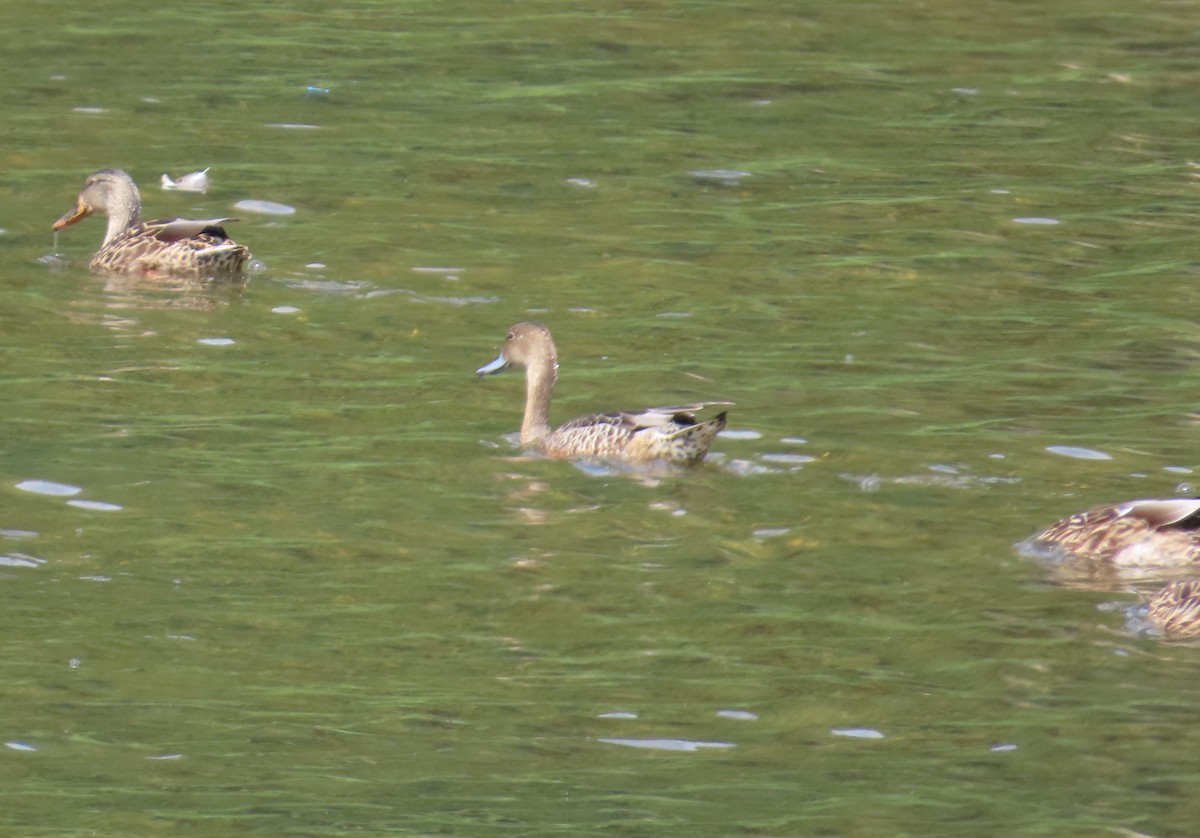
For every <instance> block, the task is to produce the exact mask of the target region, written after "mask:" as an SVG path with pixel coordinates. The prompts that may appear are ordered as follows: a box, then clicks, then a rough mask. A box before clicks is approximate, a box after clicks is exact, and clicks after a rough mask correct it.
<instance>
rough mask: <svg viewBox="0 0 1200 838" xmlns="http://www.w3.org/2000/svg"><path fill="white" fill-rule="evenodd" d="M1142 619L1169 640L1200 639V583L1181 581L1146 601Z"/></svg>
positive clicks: (1196, 581)
mask: <svg viewBox="0 0 1200 838" xmlns="http://www.w3.org/2000/svg"><path fill="white" fill-rule="evenodd" d="M1144 609H1145V613H1144V615H1143V616H1144V618H1145V619H1146V620H1147V621H1148V622H1149V623H1150V624H1151V625H1152V626H1153V627H1154V628H1155V629H1157V630H1158V631H1160V632H1162V633H1163V634H1165V635H1167V636H1168V637H1200V580H1197V579H1181V580H1177V581H1175V582H1172V583H1171V584H1169V585H1167V586H1166V587H1165V588H1163V589H1162V590H1160V591H1158V592H1157V593H1155V594H1154V595H1153V596H1151V597H1150V598H1149V599H1147V600H1146V604H1145V606H1144Z"/></svg>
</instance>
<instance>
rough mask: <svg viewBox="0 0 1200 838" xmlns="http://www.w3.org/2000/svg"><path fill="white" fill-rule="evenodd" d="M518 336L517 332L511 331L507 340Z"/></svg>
mask: <svg viewBox="0 0 1200 838" xmlns="http://www.w3.org/2000/svg"><path fill="white" fill-rule="evenodd" d="M516 336H517V333H516V332H509V333H508V337H506V338H505V340H513V339H515V338H516Z"/></svg>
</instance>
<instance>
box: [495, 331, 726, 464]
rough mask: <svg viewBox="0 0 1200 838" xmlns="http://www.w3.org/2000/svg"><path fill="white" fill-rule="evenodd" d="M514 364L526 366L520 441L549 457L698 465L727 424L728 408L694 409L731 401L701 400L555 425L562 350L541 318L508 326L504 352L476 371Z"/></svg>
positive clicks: (594, 416)
mask: <svg viewBox="0 0 1200 838" xmlns="http://www.w3.org/2000/svg"><path fill="white" fill-rule="evenodd" d="M510 364H515V365H517V366H523V367H525V384H526V394H525V417H524V420H523V421H522V423H521V444H522V445H523V446H526V447H529V448H537V449H539V450H540V451H542V452H543V453H544V454H546V455H547V456H549V457H590V458H597V459H606V460H620V461H623V462H628V463H644V462H652V461H668V462H675V463H688V464H693V463H698V462H700V461H701V460H703V459H704V456H705V454H707V453H708V449H709V446H710V445H712V441H713V439H714V438H715V437H716V435H717V434H718V433H719V432H720V430H721V429H722V428H724V427H725V418H726V414H725V412H724V411H722V412H721V413H719V414H717V415H716V416H714V417H712V418H711V419H707V420H704V421H699V420H697V418H696V416H695V414H696V412H697V411H700V410H703V409H704V408H706V407H710V406H713V405H724V404H728V402H700V403H697V404H690V405H681V406H679V407H652V408H648V409H646V410H642V411H639V412H620V411H617V412H611V413H596V414H592V415H589V416H580V417H577V418H575V419H572V420H570V421H569V422H566V423H564V424H562V425H560V426H559V427H557V428H555V429H554V430H551V429H550V425H549V422H548V419H549V414H550V397H551V395H552V394H553V392H554V384H555V381H556V379H557V369H558V353H557V350H556V349H555V347H554V340H553V338H551V336H550V330H549V329H547V328H546V327H545V326H543V325H542V324H541V323H517V324H516V325H514V326H513V327H512V328H511V329H509V330H508V336H507V337H506V339H505V341H504V347H503V348H502V349H501V351H500V356H499V357H498V358H496V360H494V361H492V362H491V363H490V364H487V365H485V366H483V367H480V368H479V369H478V370H476V373H477V374H479V375H489V374H491V373H496V372H500V371H501V370H503V369H505V368H506V367H508V366H509V365H510Z"/></svg>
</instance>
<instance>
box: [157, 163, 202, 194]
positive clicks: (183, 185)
mask: <svg viewBox="0 0 1200 838" xmlns="http://www.w3.org/2000/svg"><path fill="white" fill-rule="evenodd" d="M209 168H212V167H211V166H210V167H209ZM162 188H163V189H176V190H178V191H180V192H207V191H208V169H204V170H203V171H200V172H188V173H187V174H186V175H180V177H179V180H171V177H170V175H168V174H167V173H166V172H163V176H162Z"/></svg>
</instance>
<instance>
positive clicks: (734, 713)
mask: <svg viewBox="0 0 1200 838" xmlns="http://www.w3.org/2000/svg"><path fill="white" fill-rule="evenodd" d="M717 715H718V716H720V717H721V718H722V719H735V720H737V721H739V722H753V721H756V720H757V719H758V714H757V713H751V712H750V711H749V710H718V711H717Z"/></svg>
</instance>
